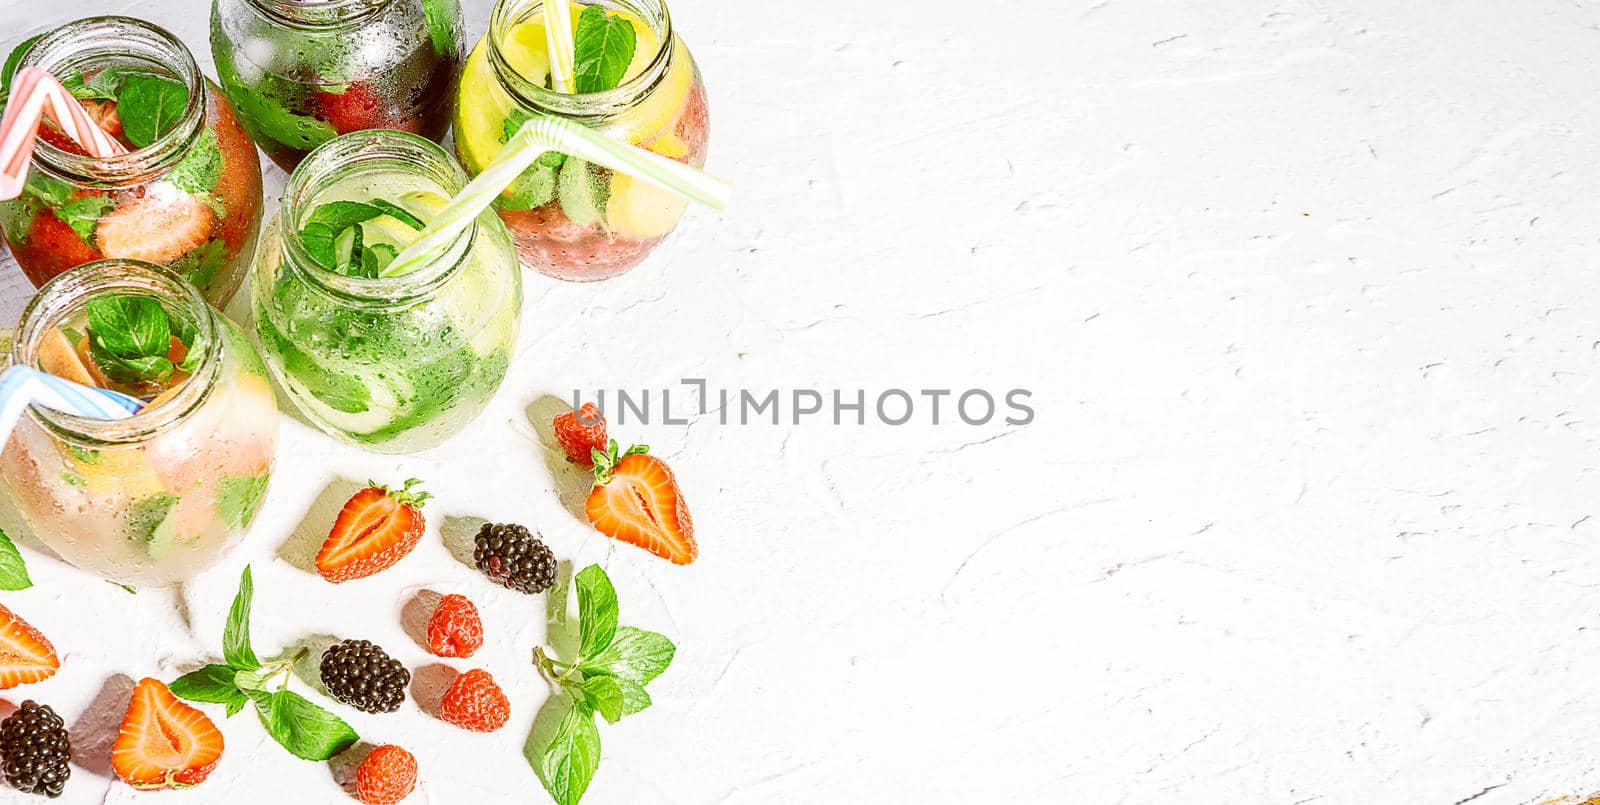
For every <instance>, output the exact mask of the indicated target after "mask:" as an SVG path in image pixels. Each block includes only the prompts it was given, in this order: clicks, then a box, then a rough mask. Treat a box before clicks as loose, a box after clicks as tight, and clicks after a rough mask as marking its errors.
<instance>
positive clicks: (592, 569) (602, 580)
mask: <svg viewBox="0 0 1600 805" xmlns="http://www.w3.org/2000/svg"><path fill="white" fill-rule="evenodd" d="M591 8H593V6H591ZM574 583H575V584H576V585H577V588H578V635H579V648H578V655H579V656H580V657H592V656H594V655H596V654H599V653H600V652H601V651H602V650H604V649H605V648H606V647H607V646H609V645H611V639H612V637H613V636H614V635H616V633H617V590H616V588H615V587H612V586H611V578H610V577H609V576H607V575H606V572H605V571H604V570H601V569H600V566H599V565H590V566H588V567H586V568H584V569H583V570H582V571H581V572H579V573H578V577H577V579H576V580H575V581H574Z"/></svg>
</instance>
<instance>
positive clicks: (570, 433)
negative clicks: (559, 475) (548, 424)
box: [555, 402, 606, 467]
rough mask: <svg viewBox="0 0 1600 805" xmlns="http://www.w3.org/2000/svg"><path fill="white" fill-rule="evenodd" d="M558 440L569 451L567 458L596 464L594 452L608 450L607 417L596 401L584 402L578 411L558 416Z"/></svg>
mask: <svg viewBox="0 0 1600 805" xmlns="http://www.w3.org/2000/svg"><path fill="white" fill-rule="evenodd" d="M555 430H556V441H558V442H560V443H561V449H562V450H565V451H566V453H567V460H568V461H571V462H573V463H574V464H578V465H580V466H583V467H592V466H594V453H595V452H596V451H599V452H601V453H604V452H605V451H606V418H605V417H603V416H601V415H600V408H599V407H598V406H596V405H595V404H594V403H592V402H591V403H584V404H583V406H582V407H581V408H579V409H578V410H577V411H568V412H566V413H565V414H561V415H560V416H558V417H556V420H555Z"/></svg>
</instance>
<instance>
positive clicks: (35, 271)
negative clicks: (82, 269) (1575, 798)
mask: <svg viewBox="0 0 1600 805" xmlns="http://www.w3.org/2000/svg"><path fill="white" fill-rule="evenodd" d="M11 253H12V255H13V256H14V257H16V258H17V265H18V266H21V267H22V272H23V273H24V274H27V275H28V279H29V281H31V282H32V283H33V284H34V285H43V284H45V283H46V282H49V281H50V280H52V279H54V278H55V276H56V275H57V274H60V273H61V272H63V271H66V270H67V269H69V268H75V267H77V266H80V265H83V264H84V263H87V262H90V261H92V260H99V259H100V257H101V255H100V253H99V252H97V251H95V250H94V247H93V246H90V245H89V244H87V243H84V242H83V238H80V237H78V233H77V232H74V231H73V230H72V227H70V226H67V224H66V222H65V221H62V220H61V219H60V218H57V217H56V214H55V213H53V212H51V211H50V210H40V211H39V214H38V215H36V216H34V218H33V223H32V224H30V225H29V226H28V234H27V236H26V237H24V238H23V239H22V242H21V243H13V244H11Z"/></svg>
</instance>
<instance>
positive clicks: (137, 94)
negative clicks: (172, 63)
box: [117, 73, 189, 148]
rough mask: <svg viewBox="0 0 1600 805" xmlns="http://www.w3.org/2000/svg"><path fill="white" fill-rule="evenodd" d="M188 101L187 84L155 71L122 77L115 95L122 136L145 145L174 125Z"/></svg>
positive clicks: (134, 142)
mask: <svg viewBox="0 0 1600 805" xmlns="http://www.w3.org/2000/svg"><path fill="white" fill-rule="evenodd" d="M188 105H189V88H188V87H185V86H184V85H183V82H182V81H178V80H176V79H172V78H167V77H165V76H159V75H155V74H154V73H133V74H130V75H128V76H126V77H125V78H123V80H122V91H121V92H120V93H118V95H117V116H118V117H121V118H122V136H123V137H126V138H127V140H128V142H130V143H132V144H133V145H134V146H135V147H137V148H144V147H145V146H148V145H150V144H151V143H153V142H155V141H156V140H158V139H160V138H161V135H163V134H166V133H167V132H168V131H169V130H171V129H172V127H173V126H175V125H177V122H178V119H179V118H181V117H183V110H184V107H186V106H188Z"/></svg>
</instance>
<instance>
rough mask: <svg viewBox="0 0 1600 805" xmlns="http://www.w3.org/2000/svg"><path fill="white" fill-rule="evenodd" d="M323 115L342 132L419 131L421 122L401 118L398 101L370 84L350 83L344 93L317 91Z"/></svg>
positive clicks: (318, 102)
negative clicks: (380, 92) (395, 102)
mask: <svg viewBox="0 0 1600 805" xmlns="http://www.w3.org/2000/svg"><path fill="white" fill-rule="evenodd" d="M316 99H317V107H318V111H319V112H321V115H320V117H321V118H322V119H323V120H326V121H328V124H329V125H331V126H333V130H334V131H337V132H339V133H340V134H349V133H350V132H352V131H365V130H367V129H398V130H400V131H409V132H411V133H412V134H417V133H419V132H421V131H422V122H421V121H420V120H417V119H412V120H406V119H404V118H402V117H401V115H400V114H399V110H398V109H396V107H395V104H394V103H392V102H390V101H387V100H385V99H384V98H383V97H381V96H380V95H378V93H376V92H374V91H373V89H372V87H371V85H368V84H350V85H348V86H347V87H345V90H344V92H318V93H317V94H316Z"/></svg>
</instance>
